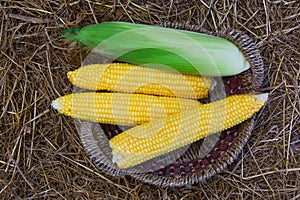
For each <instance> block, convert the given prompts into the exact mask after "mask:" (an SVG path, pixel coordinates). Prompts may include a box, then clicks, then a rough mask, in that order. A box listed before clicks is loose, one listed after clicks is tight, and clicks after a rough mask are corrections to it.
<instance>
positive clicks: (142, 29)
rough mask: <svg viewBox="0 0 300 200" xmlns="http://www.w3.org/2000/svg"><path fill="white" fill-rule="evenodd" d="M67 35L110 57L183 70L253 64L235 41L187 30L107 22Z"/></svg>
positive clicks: (227, 71)
mask: <svg viewBox="0 0 300 200" xmlns="http://www.w3.org/2000/svg"><path fill="white" fill-rule="evenodd" d="M64 36H65V37H66V38H67V39H69V40H70V39H71V40H76V41H79V42H80V43H82V44H85V45H87V46H91V47H95V49H94V50H93V51H95V52H96V53H97V54H99V55H102V56H105V57H108V58H112V59H115V60H119V61H124V62H128V63H133V64H138V65H144V66H148V67H156V68H160V69H167V70H172V71H174V70H175V71H177V72H180V73H189V74H201V75H205V76H230V75H235V74H239V73H241V72H243V71H245V70H247V69H249V67H250V64H249V62H248V61H247V59H246V58H245V56H244V55H243V54H242V52H241V51H240V50H239V49H238V48H237V47H236V46H235V45H234V44H233V43H232V42H230V41H228V40H226V39H224V38H220V37H215V36H210V35H206V34H201V33H196V32H190V31H185V30H177V29H170V28H162V27H156V26H149V25H141V24H132V23H125V22H104V23H101V24H95V25H89V26H86V27H84V28H82V29H81V30H78V31H77V30H76V31H73V32H72V31H69V32H67V33H66V34H65V35H64Z"/></svg>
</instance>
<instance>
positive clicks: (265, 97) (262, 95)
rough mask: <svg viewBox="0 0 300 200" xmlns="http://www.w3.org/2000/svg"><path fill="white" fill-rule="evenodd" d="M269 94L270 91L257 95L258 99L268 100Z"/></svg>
mask: <svg viewBox="0 0 300 200" xmlns="http://www.w3.org/2000/svg"><path fill="white" fill-rule="evenodd" d="M268 96H269V93H262V94H257V95H256V97H257V99H258V100H260V101H262V102H264V103H265V102H266V101H267V100H268Z"/></svg>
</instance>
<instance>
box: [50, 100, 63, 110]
mask: <svg viewBox="0 0 300 200" xmlns="http://www.w3.org/2000/svg"><path fill="white" fill-rule="evenodd" d="M51 106H52V107H53V108H54V109H55V110H61V109H62V103H61V102H59V101H57V100H54V101H52V103H51Z"/></svg>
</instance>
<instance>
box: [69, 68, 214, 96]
mask: <svg viewBox="0 0 300 200" xmlns="http://www.w3.org/2000/svg"><path fill="white" fill-rule="evenodd" d="M68 78H69V80H70V81H71V83H72V84H74V85H76V86H78V87H81V88H85V89H90V90H107V91H116V92H124V93H139V94H151V95H159V96H169V97H182V98H193V99H198V98H206V97H207V96H208V90H209V88H210V86H211V79H210V78H208V77H207V78H206V77H202V76H198V75H182V74H180V73H175V72H169V71H165V70H159V69H153V68H147V67H141V66H137V65H131V64H127V63H110V64H92V65H86V66H83V67H81V68H79V69H77V70H75V71H73V72H68Z"/></svg>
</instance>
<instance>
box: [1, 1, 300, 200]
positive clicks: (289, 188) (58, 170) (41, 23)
mask: <svg viewBox="0 0 300 200" xmlns="http://www.w3.org/2000/svg"><path fill="white" fill-rule="evenodd" d="M258 2H259V3H258ZM103 21H128V22H136V23H147V24H158V23H161V22H165V21H172V22H183V23H188V24H197V25H201V26H202V27H203V28H206V29H208V30H210V31H220V30H222V29H224V28H226V27H231V28H236V29H240V30H243V31H244V32H246V33H247V34H249V36H251V37H252V38H253V39H254V40H255V41H256V42H257V43H258V45H259V49H260V50H261V52H262V55H263V58H264V63H265V81H264V84H263V87H262V89H261V92H269V93H270V99H269V101H268V102H267V105H266V107H265V109H264V111H263V112H262V113H261V115H260V117H259V119H258V121H257V123H256V126H255V130H254V132H253V134H252V137H251V139H250V141H249V143H248V144H247V145H246V147H245V148H244V150H243V152H242V154H241V155H240V156H239V157H238V159H237V161H236V162H234V163H233V165H231V166H230V167H229V169H227V170H225V171H224V172H223V173H221V174H219V175H217V176H214V177H213V178H211V179H209V180H207V181H206V182H205V183H201V184H196V185H192V186H191V185H189V186H186V187H181V188H162V187H155V186H151V185H148V184H144V183H142V182H139V181H136V180H134V179H132V178H129V177H126V178H115V177H111V176H108V175H105V174H103V173H102V172H101V171H99V170H98V169H97V168H96V167H95V166H94V165H93V164H92V163H91V161H90V160H89V158H88V157H87V156H86V154H85V152H84V150H83V148H82V145H81V143H80V140H79V138H78V135H77V132H76V130H75V127H74V122H73V120H72V119H70V118H68V117H65V116H63V115H59V114H58V113H57V112H56V111H55V110H53V109H52V108H51V106H50V103H51V101H52V100H53V99H55V98H57V97H58V96H60V95H64V94H67V93H71V92H72V85H71V84H70V83H69V82H68V80H67V77H66V73H67V71H70V70H74V69H76V68H77V67H79V66H80V64H81V62H82V61H83V60H84V58H85V56H86V55H87V53H88V51H87V50H86V49H85V48H82V47H79V46H78V45H76V44H74V43H70V42H67V41H66V40H65V39H64V38H63V37H62V36H61V35H60V34H59V32H58V30H59V29H66V28H68V27H73V26H75V25H79V26H81V27H82V26H84V25H88V24H92V23H100V22H103ZM299 37H300V3H299V1H297V0H294V1H293V0H286V1H283V0H270V1H268V0H261V1H248V0H242V1H230V0H222V1H221V0H209V1H202V0H191V1H188V0H172V1H163V0H148V1H147V0H141V1H137V0H132V1H124V0H114V1H113V0H111V1H104V0H103V1H88V0H78V1H69V0H64V1H62V0H53V1H50V0H30V1H20V0H19V1H15V0H0V197H1V199H252V198H254V199H300V175H299V173H300V122H299V121H300V119H299V117H300V109H299V107H300V105H299V101H300V99H299V91H300V84H299V83H300V75H299V74H300V64H299V62H300V61H299V58H300V39H299Z"/></svg>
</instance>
